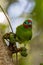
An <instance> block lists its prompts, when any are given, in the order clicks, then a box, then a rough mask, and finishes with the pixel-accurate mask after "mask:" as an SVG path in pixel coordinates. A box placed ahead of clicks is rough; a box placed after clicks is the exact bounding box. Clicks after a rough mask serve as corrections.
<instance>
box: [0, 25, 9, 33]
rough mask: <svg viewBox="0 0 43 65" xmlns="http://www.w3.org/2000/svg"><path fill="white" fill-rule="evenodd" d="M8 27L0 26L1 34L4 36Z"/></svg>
mask: <svg viewBox="0 0 43 65" xmlns="http://www.w3.org/2000/svg"><path fill="white" fill-rule="evenodd" d="M7 27H8V26H7V25H5V24H0V32H1V33H2V34H4V33H5V30H6V28H7Z"/></svg>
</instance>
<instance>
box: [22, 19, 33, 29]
mask: <svg viewBox="0 0 43 65" xmlns="http://www.w3.org/2000/svg"><path fill="white" fill-rule="evenodd" d="M23 26H24V28H27V29H28V28H32V21H31V20H25V21H24V23H23Z"/></svg>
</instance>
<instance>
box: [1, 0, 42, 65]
mask: <svg viewBox="0 0 43 65" xmlns="http://www.w3.org/2000/svg"><path fill="white" fill-rule="evenodd" d="M0 5H1V6H2V7H3V9H4V10H5V11H6V15H8V17H9V19H10V23H11V25H12V28H13V32H14V33H16V28H17V26H19V25H21V24H22V23H23V22H24V21H25V20H26V19H31V20H32V39H31V40H30V41H28V51H29V52H28V56H27V57H26V58H24V57H20V56H19V57H20V58H19V65H40V63H43V0H0ZM10 31H11V29H10V26H9V23H8V21H7V19H6V17H5V15H4V13H3V12H2V10H1V8H0V32H1V34H2V35H3V34H5V33H6V32H10Z"/></svg>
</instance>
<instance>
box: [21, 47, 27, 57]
mask: <svg viewBox="0 0 43 65" xmlns="http://www.w3.org/2000/svg"><path fill="white" fill-rule="evenodd" d="M20 54H21V55H22V56H23V57H26V56H27V55H28V54H27V49H26V48H25V47H21V52H20Z"/></svg>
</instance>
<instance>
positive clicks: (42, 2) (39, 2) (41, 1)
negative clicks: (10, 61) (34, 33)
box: [31, 0, 43, 29]
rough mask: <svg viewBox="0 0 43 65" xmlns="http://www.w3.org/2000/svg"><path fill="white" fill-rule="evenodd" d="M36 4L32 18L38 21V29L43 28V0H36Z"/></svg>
mask: <svg viewBox="0 0 43 65" xmlns="http://www.w3.org/2000/svg"><path fill="white" fill-rule="evenodd" d="M35 3H36V6H35V8H34V10H33V12H32V13H31V14H32V18H33V19H34V20H35V21H36V22H37V27H38V29H42V28H43V0H35Z"/></svg>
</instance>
